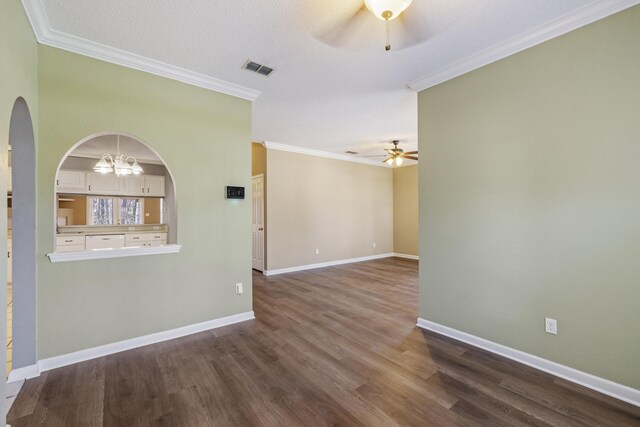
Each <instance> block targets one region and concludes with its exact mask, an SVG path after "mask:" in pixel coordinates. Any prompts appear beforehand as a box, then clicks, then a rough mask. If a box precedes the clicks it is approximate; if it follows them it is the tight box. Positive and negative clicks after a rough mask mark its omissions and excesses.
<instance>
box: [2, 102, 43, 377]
mask: <svg viewBox="0 0 640 427" xmlns="http://www.w3.org/2000/svg"><path fill="white" fill-rule="evenodd" d="M9 147H10V151H9V157H10V160H9V162H8V166H9V169H8V171H9V180H8V182H9V186H8V192H7V195H6V196H7V203H8V208H9V209H7V215H8V218H7V226H8V230H7V236H8V242H7V244H8V248H9V251H8V254H7V255H8V263H9V264H10V265H7V267H8V272H9V274H8V277H7V303H8V306H7V338H8V340H7V367H6V368H7V374H9V372H10V371H11V370H15V369H17V368H22V367H26V366H29V365H33V364H34V363H35V361H36V339H35V338H36V313H35V310H36V231H35V230H36V218H35V216H36V209H35V207H36V202H35V200H36V170H35V164H36V161H35V160H36V156H35V140H34V133H33V124H32V121H31V113H30V112H29V107H28V106H27V103H26V101H25V100H24V99H23V98H18V99H17V100H16V101H15V103H14V105H13V110H12V112H11V122H10V124H9Z"/></svg>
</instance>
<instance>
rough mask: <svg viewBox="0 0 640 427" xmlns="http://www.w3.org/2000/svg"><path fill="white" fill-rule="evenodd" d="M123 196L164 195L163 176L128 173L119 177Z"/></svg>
mask: <svg viewBox="0 0 640 427" xmlns="http://www.w3.org/2000/svg"><path fill="white" fill-rule="evenodd" d="M121 179H123V182H124V194H125V196H147V197H164V195H165V190H164V176H162V175H129V176H127V177H124V178H121Z"/></svg>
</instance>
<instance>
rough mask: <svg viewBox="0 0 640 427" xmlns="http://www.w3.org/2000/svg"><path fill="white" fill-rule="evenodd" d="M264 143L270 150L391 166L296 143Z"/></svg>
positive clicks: (384, 166)
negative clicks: (296, 144)
mask: <svg viewBox="0 0 640 427" xmlns="http://www.w3.org/2000/svg"><path fill="white" fill-rule="evenodd" d="M263 145H264V147H265V148H267V149H269V150H278V151H288V152H290V153H297V154H306V155H307V156H316V157H325V158H327V159H334V160H343V161H345V162H354V163H362V164H365V165H370V166H378V167H383V168H391V166H388V165H386V164H385V163H383V162H381V161H377V160H371V159H363V158H362V157H353V156H350V155H347V154H338V153H330V152H328V151H322V150H315V149H313V148H304V147H298V146H295V145H287V144H280V143H277V142H269V141H264V143H263Z"/></svg>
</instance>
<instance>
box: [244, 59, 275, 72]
mask: <svg viewBox="0 0 640 427" xmlns="http://www.w3.org/2000/svg"><path fill="white" fill-rule="evenodd" d="M242 68H244V69H245V70H249V71H253V72H254V73H258V74H262V75H263V76H268V75H270V74H271V73H273V68H269V67H267V66H265V65H262V64H258V63H257V62H253V61H251V60H250V59H248V60H247V62H245V63H244V65H243V66H242Z"/></svg>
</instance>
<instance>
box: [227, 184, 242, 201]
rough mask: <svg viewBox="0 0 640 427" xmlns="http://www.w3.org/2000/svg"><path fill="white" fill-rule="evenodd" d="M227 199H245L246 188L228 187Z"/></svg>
mask: <svg viewBox="0 0 640 427" xmlns="http://www.w3.org/2000/svg"><path fill="white" fill-rule="evenodd" d="M227 199H244V187H233V186H231V185H227Z"/></svg>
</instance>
